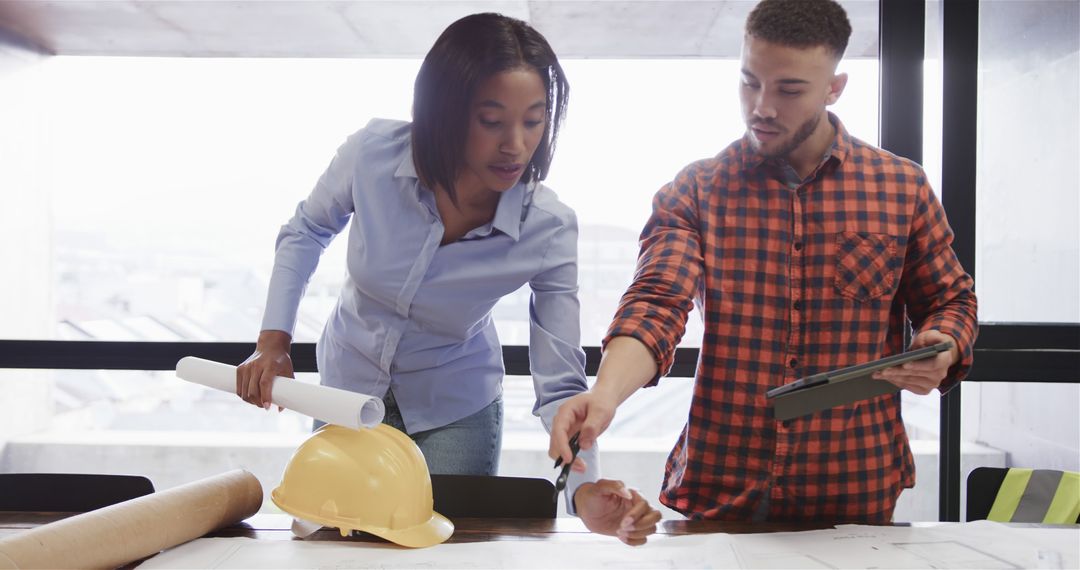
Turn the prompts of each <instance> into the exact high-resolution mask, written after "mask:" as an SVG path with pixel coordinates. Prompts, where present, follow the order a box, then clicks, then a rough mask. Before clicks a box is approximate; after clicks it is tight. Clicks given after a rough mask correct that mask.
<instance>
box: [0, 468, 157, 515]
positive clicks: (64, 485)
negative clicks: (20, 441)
mask: <svg viewBox="0 0 1080 570" xmlns="http://www.w3.org/2000/svg"><path fill="white" fill-rule="evenodd" d="M153 492H154V484H153V483H151V482H150V480H149V479H147V478H146V477H141V476H138V475H89V474H83V473H0V511H28V512H56V513H85V512H87V511H92V510H94V509H100V508H102V507H107V506H109V505H114V504H116V503H121V502H123V501H127V500H129V499H134V498H137V497H142V496H143V495H149V494H150V493H153Z"/></svg>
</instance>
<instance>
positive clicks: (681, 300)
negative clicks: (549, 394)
mask: <svg viewBox="0 0 1080 570" xmlns="http://www.w3.org/2000/svg"><path fill="white" fill-rule="evenodd" d="M830 120H831V121H832V122H833V124H834V125H835V126H836V130H837V135H836V139H835V142H834V144H833V146H832V148H831V150H830V152H829V154H828V155H827V156H826V157H825V158H824V160H823V161H822V163H821V164H820V165H819V166H818V168H817V169H816V170H815V171H814V173H813V174H812V175H811V176H809V177H808V178H807V179H805V180H802V181H799V180H797V176H796V177H795V178H796V179H792V177H791V176H790V174H793V172H794V171H793V170H790V166H786V164H778V163H777V161H775V160H762V159H761V157H760V156H758V155H756V154H755V153H754V151H753V149H752V147H751V146H750V144H749V142H748V141H747V140H746V138H745V137H744V138H743V139H741V140H739V141H736V142H735V143H733V144H732V145H731V146H729V147H728V148H726V149H725V150H724V151H722V152H721V153H720V154H718V155H717V156H716V157H714V158H711V159H707V160H702V161H699V162H695V163H693V164H691V165H690V166H688V167H687V168H685V169H684V170H683V171H682V172H680V173H679V175H678V176H677V177H676V178H675V180H674V181H673V182H671V183H670V184H667V185H666V186H664V187H663V188H662V189H661V190H660V191H659V192H658V193H657V194H656V197H655V198H654V201H653V214H652V217H651V218H650V219H649V222H648V223H647V225H646V226H645V229H644V230H643V231H642V233H641V254H640V256H639V258H638V268H637V273H636V275H635V278H634V283H633V284H632V285H631V286H630V288H629V289H628V290H627V292H626V294H625V295H624V296H623V298H622V301H621V303H620V305H619V309H618V312H617V314H616V317H615V320H614V322H613V323H612V324H611V328H610V330H609V331H608V336H607V338H606V339H605V344H606V342H607V340H610V339H611V338H612V337H615V336H631V337H634V338H637V339H638V340H640V341H641V342H643V343H644V344H645V345H646V346H647V347H648V348H649V349H650V350H651V351H652V353H653V355H654V356H655V357H656V360H657V363H658V364H659V366H660V370H661V373H666V371H668V370H669V369H670V367H671V363H672V359H673V356H674V351H675V346H676V345H677V344H678V342H679V340H680V339H681V338H682V335H683V332H684V331H685V325H686V318H687V314H688V313H689V311H690V309H691V306H692V303H693V302H697V303H698V304H699V308H700V309H701V312H702V315H703V317H704V319H705V335H704V338H703V341H702V347H701V356H700V361H699V362H698V367H697V373H696V382H695V386H694V397H693V402H692V404H691V408H690V417H689V419H688V422H687V425H686V427H685V428H684V429H683V432H682V435H681V436H680V438H679V440H678V442H676V444H675V447H674V449H672V451H671V454H670V456H669V457H668V461H667V468H666V473H665V482H664V489H663V491H662V492H661V497H660V500H661V501H662V502H663V503H664V504H665V505H668V506H669V507H671V508H673V509H675V510H677V511H679V512H682V513H684V514H686V515H688V516H690V517H693V518H707V519H723V520H751V519H762V518H767V519H769V520H828V521H859V522H884V521H888V520H890V519H891V517H892V512H893V509H894V507H895V506H896V500H897V498H898V497H899V495H900V491H901V490H902V489H903V488H906V487H911V486H913V485H914V483H915V472H914V462H913V458H912V456H911V449H910V447H909V445H908V438H907V434H906V432H905V431H904V424H903V420H902V419H901V417H900V395H899V393H897V394H895V395H887V396H881V397H878V398H874V399H871V400H865V401H862V402H858V403H856V404H852V405H848V406H841V407H837V408H833V409H831V410H827V411H824V412H820V413H817V414H813V415H810V416H806V417H803V418H798V419H795V420H789V421H785V422H780V421H777V420H775V419H773V417H772V412H771V410H770V408H769V407H768V405H767V404H766V401H765V392H766V391H767V390H769V389H770V388H774V387H776V386H780V385H782V384H785V383H787V382H790V381H792V380H795V379H797V378H800V377H802V376H806V375H810V374H815V373H819V372H823V371H826V370H831V369H836V368H842V367H845V366H851V365H854V364H859V363H862V362H867V361H870V360H873V359H876V358H880V357H882V356H888V355H891V354H896V353H899V352H902V351H903V350H904V345H903V343H904V331H905V329H906V328H907V327H908V326H909V321H908V320H907V319H910V326H912V327H913V328H914V333H915V334H918V333H919V332H921V331H923V330H927V329H937V330H939V331H941V332H944V333H947V334H949V335H951V336H952V337H953V338H955V339H956V340H957V342H958V344H959V347H958V348H959V349H960V353H961V361H960V362H959V363H958V364H957V365H956V366H954V367H953V369H952V370H950V371H949V376H948V377H947V378H946V379H945V381H944V382H943V383H942V385H941V389H942V390H943V391H944V390H947V389H948V388H949V387H951V386H953V385H954V384H955V383H956V382H958V381H959V380H960V379H961V378H963V376H964V375H965V374H966V372H967V370H968V368H969V367H970V366H971V355H972V345H973V344H974V342H975V336H976V333H977V319H976V300H975V294H974V292H973V291H972V279H971V277H970V276H969V275H967V274H966V273H965V272H964V269H963V268H962V267H961V266H960V263H959V262H958V261H957V258H956V254H955V253H954V252H953V250H952V247H951V246H950V243H951V242H952V237H953V234H952V230H951V229H950V228H949V225H948V222H947V221H946V219H945V212H944V210H943V209H942V207H941V204H940V202H938V200H937V198H936V197H935V195H934V193H933V191H932V190H931V189H930V186H929V185H928V184H927V181H926V175H925V174H924V173H923V171H922V169H921V168H920V167H919V166H918V165H917V164H914V163H912V162H911V161H909V160H906V159H903V158H899V157H896V156H894V155H892V154H889V153H888V152H885V151H882V150H880V149H877V148H875V147H873V146H870V145H868V144H866V143H865V142H862V141H860V140H858V139H856V138H854V137H851V136H850V135H848V133H847V131H846V130H844V128H843V125H841V123H840V122H839V120H837V119H836V117H835V116H832V115H830ZM785 172H787V174H788V176H785ZM905 309H906V311H907V313H906V315H907V317H906V318H905ZM653 382H654V383H655V380H654V381H653Z"/></svg>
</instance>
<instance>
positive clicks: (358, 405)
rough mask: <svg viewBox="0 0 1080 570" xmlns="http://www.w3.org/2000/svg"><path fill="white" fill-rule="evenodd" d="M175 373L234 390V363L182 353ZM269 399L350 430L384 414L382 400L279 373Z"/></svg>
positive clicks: (376, 420) (379, 419) (374, 422)
mask: <svg viewBox="0 0 1080 570" xmlns="http://www.w3.org/2000/svg"><path fill="white" fill-rule="evenodd" d="M176 375H177V376H178V377H180V378H181V379H183V380H187V381H188V382H194V383H196V384H202V385H203V386H209V387H210V388H214V389H215V390H221V391H223V392H229V393H230V394H235V393H236V367H235V366H230V365H228V364H222V363H220V362H214V361H213V360H205V359H202V358H196V357H194V356H185V357H184V358H181V359H180V362H177V363H176ZM271 402H272V403H273V404H274V405H277V406H281V407H283V408H288V409H290V410H293V411H294V412H300V413H301V414H304V415H305V416H311V417H313V418H315V419H317V420H322V421H324V422H326V423H328V424H336V425H339V426H345V427H349V428H353V429H360V428H369V427H372V426H376V425H378V424H379V423H380V422H382V420H383V415H384V414H385V413H386V408H385V407H384V406H383V402H382V400H380V399H379V398H376V397H375V396H369V395H367V394H360V393H358V392H350V391H348V390H341V389H338V388H331V387H329V386H317V385H313V384H305V383H303V382H299V381H297V380H293V379H292V378H283V377H281V376H278V377H277V378H274V387H273V390H272V393H271Z"/></svg>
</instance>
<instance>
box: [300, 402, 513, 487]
mask: <svg viewBox="0 0 1080 570" xmlns="http://www.w3.org/2000/svg"><path fill="white" fill-rule="evenodd" d="M382 400H383V404H385V405H386V416H384V417H383V423H384V424H387V425H389V426H390V427H393V428H397V429H398V430H400V431H401V432H403V433H406V434H408V435H409V437H411V438H412V440H413V441H415V442H416V445H417V446H418V447H419V448H420V451H422V452H423V453H424V459H425V460H427V464H428V471H430V472H431V473H438V474H441V475H496V474H497V473H498V472H499V452H500V451H501V450H502V422H503V401H502V396H500V397H498V398H496V399H495V401H494V402H492V403H491V404H489V405H488V406H487V407H486V408H484V409H482V410H480V411H479V412H476V413H475V414H473V415H471V416H468V417H465V418H462V419H460V420H458V421H456V422H454V423H451V424H447V425H445V426H443V427H440V428H435V429H431V430H427V431H421V432H416V433H409V432H408V431H406V430H405V422H404V421H403V420H402V419H401V411H400V410H399V409H398V405H397V401H396V400H394V393H393V392H391V391H389V390H387V392H386V395H385V396H383V399H382ZM322 424H323V422H320V421H318V420H315V427H314V429H318V428H319V427H320V426H321V425H322Z"/></svg>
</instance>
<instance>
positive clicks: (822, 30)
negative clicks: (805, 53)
mask: <svg viewBox="0 0 1080 570" xmlns="http://www.w3.org/2000/svg"><path fill="white" fill-rule="evenodd" d="M746 33H747V34H748V35H751V36H754V37H755V38H758V39H760V40H765V41H767V42H770V43H775V44H780V45H783V46H788V47H794V48H812V47H817V46H825V48H826V49H828V50H829V51H830V52H831V53H832V54H833V55H834V56H835V57H836V59H837V60H839V59H840V58H842V57H843V56H844V50H846V49H847V44H848V38H850V37H851V22H849V21H848V17H847V12H845V11H844V8H843V6H841V5H840V4H837V3H836V2H835V1H834V0H762V2H760V3H759V4H758V5H757V6H755V7H754V9H753V10H752V11H751V12H750V15H749V16H747V18H746Z"/></svg>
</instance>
